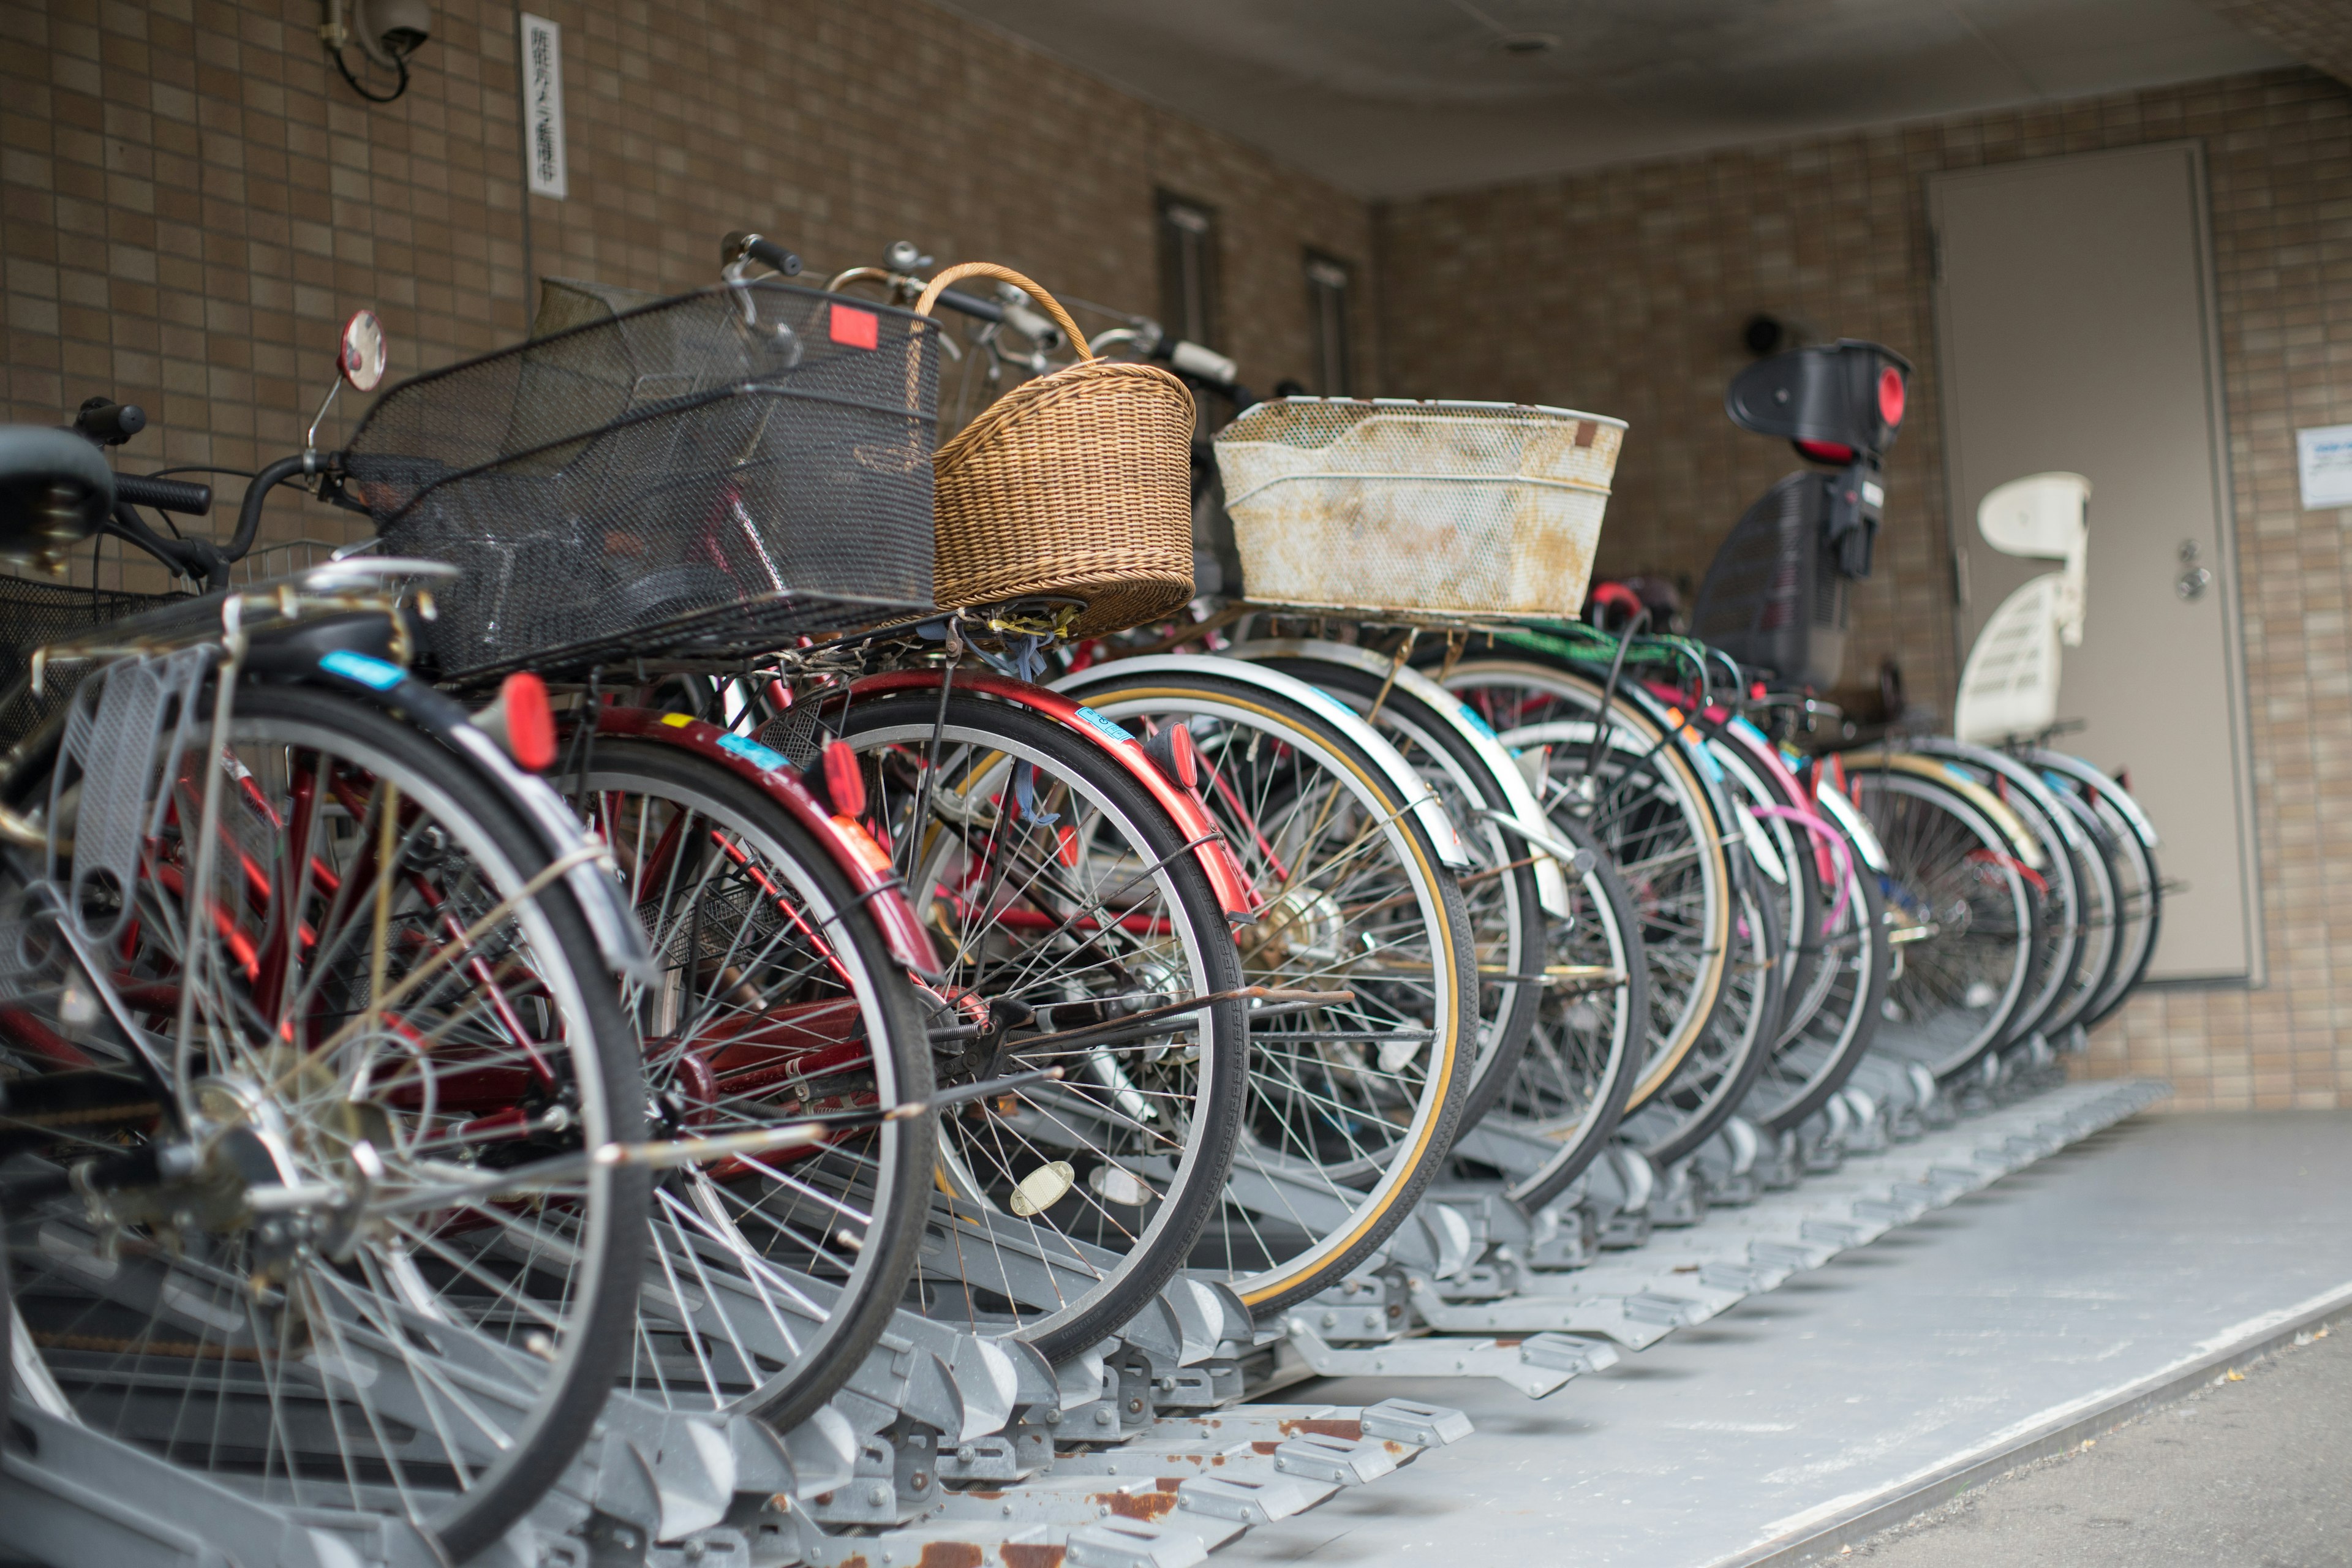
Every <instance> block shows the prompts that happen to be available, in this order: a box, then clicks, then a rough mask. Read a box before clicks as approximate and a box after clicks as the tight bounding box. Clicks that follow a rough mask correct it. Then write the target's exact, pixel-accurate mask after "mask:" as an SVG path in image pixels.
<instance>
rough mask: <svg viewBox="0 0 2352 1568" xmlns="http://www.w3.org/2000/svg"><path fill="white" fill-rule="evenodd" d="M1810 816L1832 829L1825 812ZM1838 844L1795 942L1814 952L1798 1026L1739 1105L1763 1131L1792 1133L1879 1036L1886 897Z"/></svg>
mask: <svg viewBox="0 0 2352 1568" xmlns="http://www.w3.org/2000/svg"><path fill="white" fill-rule="evenodd" d="M1829 787H1830V786H1828V785H1827V784H1824V785H1822V788H1824V789H1827V788H1829ZM1815 804H1818V803H1815ZM1814 819H1815V820H1816V821H1819V822H1822V823H1823V824H1824V825H1825V826H1827V828H1828V830H1829V831H1831V832H1832V833H1835V832H1836V831H1837V829H1836V825H1835V822H1834V819H1832V817H1830V816H1829V815H1828V814H1827V813H1820V814H1818V815H1817V816H1815V818H1814ZM1838 844H1839V846H1840V848H1841V850H1842V853H1832V854H1831V855H1830V856H1829V857H1828V858H1829V859H1830V860H1831V862H1832V865H1831V878H1832V886H1833V887H1834V888H1835V889H1836V893H1835V894H1834V896H1833V897H1832V899H1831V900H1830V903H1829V906H1828V908H1827V909H1826V910H1823V911H1822V914H1821V915H1820V916H1819V917H1818V919H1817V923H1816V924H1815V925H1814V926H1812V927H1811V930H1810V931H1808V932H1807V933H1806V934H1805V936H1804V938H1803V939H1802V940H1801V942H1800V944H1799V945H1803V946H1809V947H1811V948H1812V949H1814V950H1815V963H1814V967H1813V970H1812V973H1811V989H1810V992H1809V994H1807V995H1806V996H1805V997H1803V998H1802V999H1801V1000H1800V1001H1799V1002H1797V1003H1795V1004H1792V1005H1791V1006H1790V1016H1792V1017H1793V1018H1795V1019H1796V1020H1797V1021H1796V1023H1795V1024H1794V1025H1793V1026H1790V1027H1787V1028H1784V1029H1783V1030H1782V1031H1781V1035H1780V1041H1779V1042H1778V1044H1776V1045H1775V1046H1774V1047H1773V1050H1772V1055H1771V1059H1770V1060H1769V1061H1768V1062H1766V1063H1765V1065H1764V1070H1763V1072H1762V1073H1761V1074H1760V1075H1759V1077H1758V1079H1757V1080H1756V1087H1755V1088H1754V1089H1750V1090H1749V1091H1748V1101H1747V1103H1746V1104H1745V1105H1743V1106H1742V1107H1741V1108H1740V1113H1741V1114H1742V1115H1744V1116H1746V1117H1747V1118H1748V1120H1749V1121H1753V1122H1755V1123H1756V1124H1757V1125H1758V1126H1759V1127H1760V1128H1762V1129H1763V1130H1764V1131H1767V1132H1775V1133H1778V1132H1787V1131H1793V1130H1794V1129H1795V1128H1796V1127H1797V1126H1798V1125H1799V1124H1800V1123H1801V1122H1802V1121H1804V1120H1805V1119H1806V1118H1807V1117H1809V1116H1811V1115H1812V1114H1813V1113H1814V1112H1815V1111H1817V1110H1821V1108H1822V1106H1823V1105H1825V1104H1827V1103H1828V1101H1829V1099H1830V1097H1831V1096H1832V1095H1833V1094H1835V1093H1836V1092H1837V1091H1838V1090H1839V1089H1843V1087H1845V1083H1846V1080H1847V1079H1849V1078H1851V1077H1853V1070H1854V1068H1856V1067H1857V1066H1858V1065H1860V1063H1861V1061H1862V1059H1863V1058H1864V1057H1865V1056H1867V1055H1869V1054H1870V1050H1871V1047H1872V1046H1873V1045H1874V1042H1875V1041H1876V1039H1877V1037H1878V1030H1879V1026H1880V1023H1881V1021H1882V1018H1883V1016H1884V1013H1885V1003H1886V990H1887V986H1888V984H1890V983H1891V981H1892V980H1893V978H1894V971H1895V963H1894V950H1893V948H1892V947H1890V946H1889V945H1888V942H1887V926H1886V896H1885V893H1884V892H1883V891H1882V890H1881V889H1880V887H1879V882H1878V878H1877V877H1876V876H1875V875H1874V874H1873V873H1872V872H1871V870H1870V868H1869V867H1868V866H1867V865H1865V864H1864V861H1863V858H1862V857H1861V855H1860V854H1859V852H1858V851H1857V850H1856V848H1855V847H1854V846H1853V843H1852V842H1851V841H1850V840H1848V839H1846V838H1845V837H1843V835H1840V836H1839V838H1838Z"/></svg>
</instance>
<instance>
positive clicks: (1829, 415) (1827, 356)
mask: <svg viewBox="0 0 2352 1568" xmlns="http://www.w3.org/2000/svg"><path fill="white" fill-rule="evenodd" d="M1910 373H1911V362H1910V361H1908V360H1906V359H1905V358H1904V357H1903V356H1902V355H1901V354H1898V353H1895V351H1894V350H1892V349H1889V348H1885V347H1883V346H1882V345H1880V344H1877V343H1865V342H1857V341H1855V340H1853V339H1851V338H1848V339H1844V340H1843V341H1841V342H1837V343H1836V344H1834V345H1831V346H1825V347H1819V348H1803V349H1795V350H1791V351H1790V353H1783V354H1775V355H1773V356H1772V357H1771V358H1770V359H1767V360H1759V361H1758V362H1757V363H1754V364H1752V365H1749V366H1748V368H1747V369H1746V370H1744V371H1741V372H1740V373H1739V374H1738V375H1737V376H1735V377H1733V378H1732V382H1731V390H1730V391H1729V392H1728V393H1727V394H1725V395H1724V399H1723V407H1724V412H1725V413H1726V414H1728V415H1729V416H1731V422H1732V423H1733V424H1735V425H1737V426H1739V427H1740V428H1742V429H1744V430H1753V431H1755V432H1756V433H1757V434H1758V435H1759V436H1778V437H1782V438H1783V439H1786V440H1788V441H1789V442H1790V443H1791V444H1793V445H1794V446H1795V447H1796V448H1797V451H1798V453H1799V454H1800V455H1801V456H1802V457H1804V458H1809V459H1811V461H1813V462H1815V463H1824V464H1834V465H1836V467H1835V468H1834V470H1833V471H1824V470H1822V469H1820V468H1808V469H1801V470H1800V471H1798V472H1796V473H1793V474H1790V475H1788V476H1787V477H1785V478H1783V479H1781V480H1780V482H1779V483H1778V484H1776V485H1774V486H1773V487H1772V488H1771V489H1769V490H1766V491H1765V492H1764V494H1763V495H1762V496H1760V497H1759V498H1758V499H1757V501H1756V504H1755V505H1753V506H1751V507H1749V508H1748V511H1747V513H1746V515H1745V516H1743V517H1741V518H1740V520H1739V521H1738V523H1737V524H1735V525H1734V526H1733V528H1732V530H1731V535H1730V537H1729V538H1727V539H1726V540H1725V541H1724V542H1723V547H1722V548H1721V549H1720V550H1718V551H1717V552H1716V554H1715V560H1714V561H1713V562H1712V563H1709V565H1708V566H1707V569H1706V579H1705V580H1704V581H1703V582H1701V583H1700V584H1699V590H1698V597H1697V600H1696V604H1695V605H1693V606H1692V610H1691V635H1692V636H1694V637H1697V638H1699V639H1700V640H1701V641H1703V642H1708V643H1712V644H1714V645H1715V646H1716V647H1720V648H1722V649H1723V650H1724V651H1725V652H1726V653H1727V654H1729V655H1730V656H1731V657H1732V658H1736V659H1738V661H1739V662H1740V663H1741V664H1744V665H1751V666H1754V667H1756V668H1759V669H1766V670H1770V671H1772V672H1773V673H1774V674H1776V675H1778V676H1779V677H1780V679H1783V680H1787V681H1791V682H1794V683H1796V684H1798V685H1801V686H1810V687H1816V688H1822V687H1829V686H1834V685H1835V684H1836V683H1837V679H1838V671H1839V667H1840V666H1841V665H1842V664H1843V661H1844V658H1845V633H1846V626H1847V622H1848V618H1849V616H1850V614H1851V605H1850V603H1849V598H1850V594H1851V585H1852V584H1853V583H1855V582H1857V581H1859V580H1860V579H1862V578H1864V577H1867V576H1869V575H1870V557H1871V551H1872V549H1873V547H1874V544H1875V543H1876V542H1877V539H1878V521H1879V510H1880V507H1881V505H1882V504H1883V503H1884V501H1885V489H1884V487H1883V485H1882V483H1881V480H1880V477H1879V476H1880V464H1881V463H1882V461H1883V460H1884V459H1885V456H1886V454H1887V452H1888V450H1889V449H1890V448H1892V447H1894V445H1895V433H1896V432H1897V431H1898V430H1899V429H1901V427H1902V425H1903V407H1904V402H1905V394H1906V385H1907V380H1906V378H1907V377H1908V376H1909V375H1910Z"/></svg>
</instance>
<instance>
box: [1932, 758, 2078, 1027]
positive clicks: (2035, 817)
mask: <svg viewBox="0 0 2352 1568" xmlns="http://www.w3.org/2000/svg"><path fill="white" fill-rule="evenodd" d="M1911 749H1912V751H1913V752H1916V753H1917V754H1919V755H1921V756H1930V757H1935V758H1937V760H1939V761H1941V762H1942V763H1944V764H1945V765H1946V766H1948V767H1951V768H1955V769H1958V771H1959V773H1961V774H1962V775H1964V776H1965V777H1967V778H1969V780H1971V781H1973V782H1975V783H1977V784H1981V785H1983V786H1984V787H1985V788H1986V789H1987V790H1989V791H1990V792H1991V794H1992V795H1993V797H1994V798H1995V799H1996V800H1998V801H2000V803H2001V805H2005V806H2007V807H2008V808H2009V810H2010V811H2011V813H2012V814H2014V815H2015V816H2016V817H2017V819H2018V820H2019V821H2020V822H2021V823H2023V824H2024V826H2025V828H2026V830H2027V831H2028V832H2030V833H2032V835H2033V837H2034V841H2035V842H2036V843H2037V844H2038V845H2039V846H2040V847H2041V850H2042V864H2041V865H2040V866H2039V867H2038V868H2035V870H2036V873H2037V874H2036V875H2035V876H2033V877H2030V878H2028V879H2027V881H2028V883H2029V885H2032V886H2033V887H2034V892H2035V894H2036V896H2037V898H2038V899H2039V900H2040V902H2041V905H2042V921H2041V928H2040V929H2041V940H2040V949H2041V951H2040V953H2039V955H2038V957H2037V958H2036V959H2035V964H2034V972H2035V975H2036V977H2037V978H2036V980H2035V983H2034V984H2033V985H2032V988H2030V989H2029V990H2028V991H2027V993H2026V994H2025V998H2024V1000H2022V1001H2021V1002H2020V1003H2019V1004H2018V1006H2017V1012H2016V1016H2014V1017H2012V1018H2011V1020H2010V1024H2009V1029H2008V1037H2007V1039H2006V1040H2005V1041H2004V1042H2003V1043H2004V1044H2007V1045H2016V1044H2019V1043H2021V1042H2022V1041H2024V1040H2027V1039H2029V1038H2030V1037H2032V1036H2034V1035H2037V1034H2043V1035H2046V1034H2049V1033H2052V1032H2054V1031H2056V1030H2058V1029H2061V1028H2063V1027H2064V1026H2066V1025H2067V1024H2069V1023H2071V1022H2073V1017H2072V1015H2071V1014H2070V1013H2069V1012H2068V1010H2067V1007H2066V1003H2067V999H2068V998H2069V997H2070V996H2071V995H2072V994H2074V992H2075V991H2076V989H2077V988H2078V986H2077V982H2078V980H2079V978H2080V970H2081V967H2082V964H2083V961H2084V947H2085V941H2084V939H2085V936H2086V934H2087V925H2086V920H2087V917H2086V914H2085V900H2086V899H2087V898H2088V897H2089V893H2088V891H2087V890H2086V889H2085V888H2084V878H2085V876H2086V875H2089V873H2088V872H2086V870H2085V868H2084V859H2085V858H2086V856H2087V854H2088V851H2089V845H2088V844H2087V843H2086V842H2085V841H2084V837H2083V836H2082V834H2081V833H2080V832H2078V831H2077V830H2076V828H2075V826H2074V816H2073V814H2072V813H2070V812H2068V811H2067V810H2066V809H2065V808H2064V807H2063V806H2061V805H2059V804H2058V802H2057V800H2056V799H2055V798H2054V797H2053V795H2051V794H2050V791H2049V790H2048V789H2047V788H2046V787H2044V786H2043V784H2042V781H2041V779H2040V778H2039V777H2038V776H2036V775H2035V773H2034V771H2033V770H2032V768H2029V767H2027V766H2026V765H2025V764H2024V763H2021V762H2019V761H2018V760H2017V759H2016V758H2014V757H2011V756H2010V755H2009V754H2008V753H2006V752H1997V751H1994V750H1992V749H1991V748H1990V747H1987V746H1977V745H1971V744H1969V742H1965V741H1955V740H1953V739H1951V738H1949V737H1948V736H1924V737H1921V738H1920V739H1918V740H1917V741H1916V742H1914V743H1913V745H1912V747H1911Z"/></svg>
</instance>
